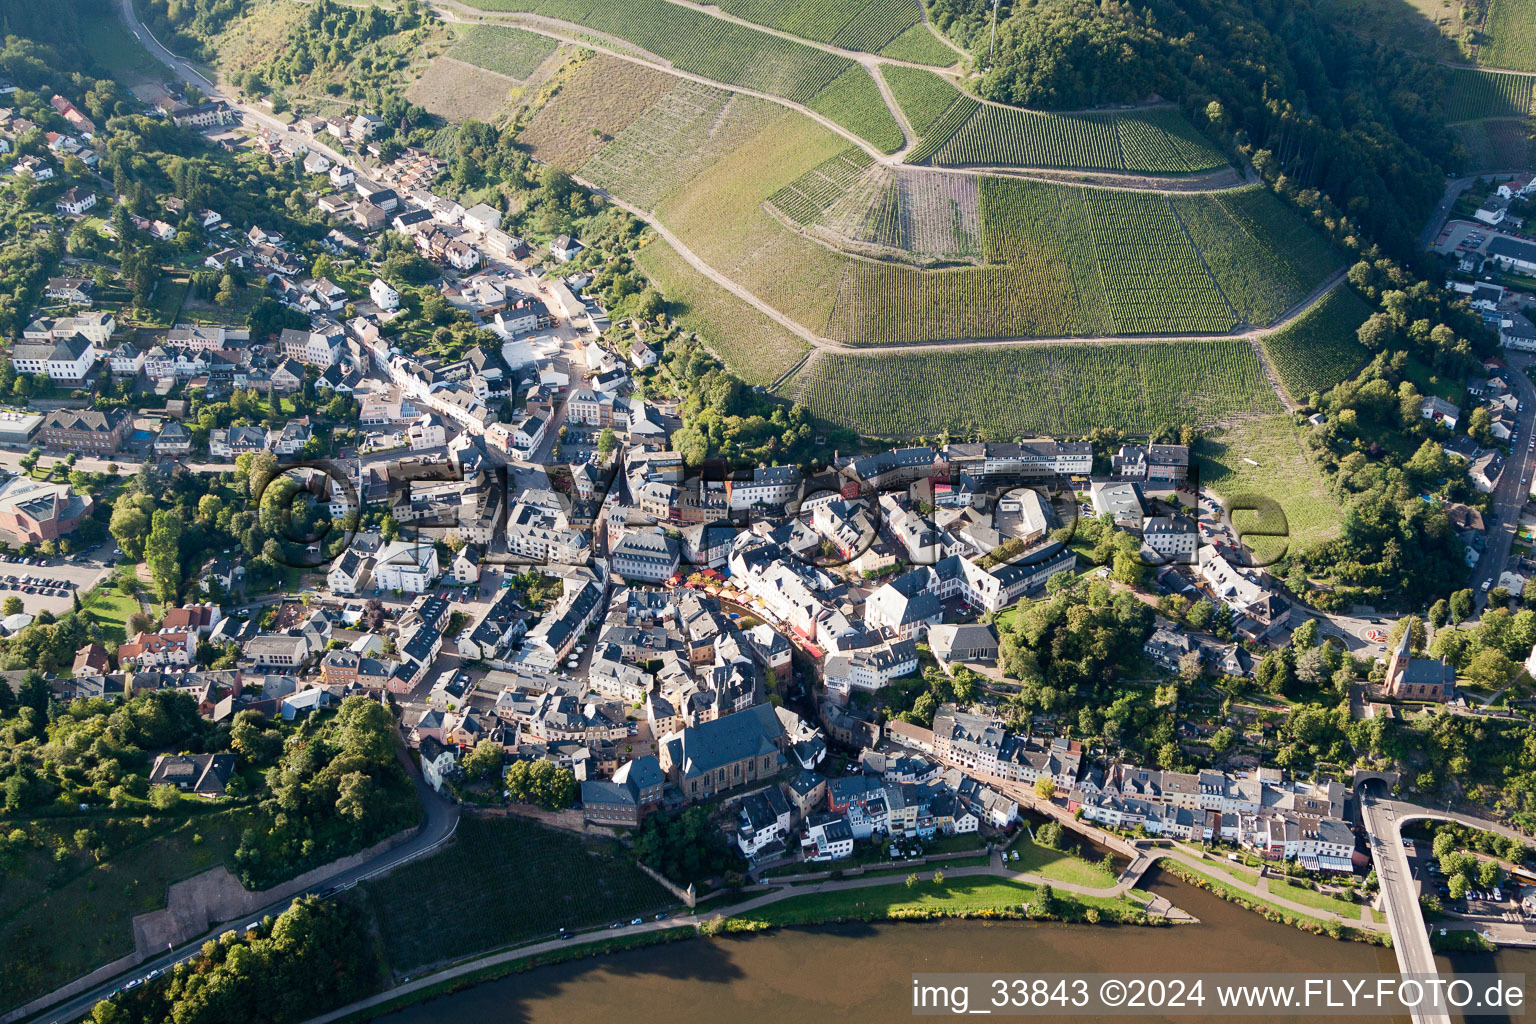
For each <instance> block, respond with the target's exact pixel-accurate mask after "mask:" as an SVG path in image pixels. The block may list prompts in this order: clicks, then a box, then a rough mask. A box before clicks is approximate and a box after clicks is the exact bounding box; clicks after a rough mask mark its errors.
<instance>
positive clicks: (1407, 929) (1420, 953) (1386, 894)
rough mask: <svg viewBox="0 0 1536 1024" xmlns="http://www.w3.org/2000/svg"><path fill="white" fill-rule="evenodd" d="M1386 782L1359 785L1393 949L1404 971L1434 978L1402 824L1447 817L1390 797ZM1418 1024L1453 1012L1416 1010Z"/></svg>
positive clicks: (1446, 1018) (1445, 1020)
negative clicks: (1380, 794)
mask: <svg viewBox="0 0 1536 1024" xmlns="http://www.w3.org/2000/svg"><path fill="white" fill-rule="evenodd" d="M1384 792H1385V787H1384V785H1383V784H1382V782H1381V780H1369V782H1367V783H1366V784H1365V785H1362V786H1359V787H1357V788H1356V789H1355V800H1356V802H1357V803H1358V804H1359V807H1360V817H1361V820H1362V821H1363V823H1364V825H1365V831H1366V834H1367V835H1368V836H1369V838H1370V843H1371V854H1372V856H1373V859H1374V860H1375V862H1376V877H1377V878H1378V879H1380V881H1381V900H1382V906H1383V908H1384V909H1385V910H1386V914H1387V928H1388V929H1389V930H1390V931H1391V933H1392V949H1393V951H1394V952H1395V953H1396V954H1397V970H1398V973H1400V974H1412V975H1418V976H1421V977H1423V976H1432V975H1434V974H1435V973H1436V972H1437V968H1436V966H1435V953H1434V950H1433V949H1431V948H1430V945H1429V932H1428V930H1427V929H1426V928H1425V926H1424V917H1423V914H1422V913H1421V912H1420V910H1419V894H1418V888H1417V886H1415V885H1414V882H1413V875H1412V874H1411V873H1410V871H1409V867H1408V855H1407V854H1406V853H1405V852H1404V850H1403V831H1402V830H1403V823H1404V822H1406V821H1414V820H1418V819H1421V818H1438V817H1445V816H1444V815H1439V814H1436V813H1435V812H1433V811H1427V810H1425V809H1424V808H1420V807H1416V806H1414V805H1412V804H1401V803H1398V802H1397V801H1394V800H1392V799H1390V798H1388V797H1385V796H1377V795H1376V794H1378V793H1384ZM1412 1016H1413V1022H1414V1024H1450V1021H1451V1015H1450V1014H1449V1013H1446V1012H1444V1011H1437V1010H1415V1011H1414V1012H1413V1015H1412Z"/></svg>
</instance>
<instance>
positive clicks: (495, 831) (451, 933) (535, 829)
mask: <svg viewBox="0 0 1536 1024" xmlns="http://www.w3.org/2000/svg"><path fill="white" fill-rule="evenodd" d="M360 890H361V892H362V894H363V899H364V902H365V904H366V906H367V909H368V911H369V912H370V913H371V915H372V917H373V919H374V922H375V924H376V926H377V930H378V934H379V935H381V936H382V937H383V944H384V952H385V954H386V956H387V957H388V960H389V965H390V967H391V968H393V969H394V970H396V971H402V970H408V969H411V968H414V967H417V966H419V965H421V964H425V963H434V962H437V961H440V960H446V959H452V958H454V957H459V956H464V955H466V954H469V953H475V952H479V951H481V950H487V949H494V948H497V947H500V946H506V945H510V944H513V943H517V942H522V941H525V940H528V939H532V938H535V937H538V936H548V935H551V934H553V933H554V932H555V930H556V929H557V928H560V927H562V926H564V927H566V928H570V929H572V930H577V929H581V928H589V927H591V926H593V925H600V924H604V923H607V922H611V921H619V920H624V921H628V920H629V919H630V918H632V917H635V916H637V915H641V914H649V913H652V912H654V911H657V910H660V909H662V908H664V907H668V906H671V905H672V904H674V903H675V902H676V900H675V899H674V898H673V897H672V896H671V894H669V893H668V892H667V891H666V890H665V889H663V888H662V887H661V886H659V885H657V884H656V883H655V882H653V881H652V880H651V879H650V878H648V877H647V876H646V875H645V874H644V873H642V872H641V871H640V869H639V868H638V867H636V866H635V864H634V862H633V861H632V860H631V859H630V857H629V855H628V854H627V853H626V852H625V851H624V849H623V848H622V847H621V846H620V845H619V844H618V843H617V842H613V841H610V840H599V839H591V838H584V837H581V836H577V835H575V834H573V833H569V832H563V831H558V830H556V829H551V828H545V827H544V826H542V825H537V824H534V823H532V822H528V821H524V820H522V819H519V818H477V817H472V816H468V815H466V816H465V817H463V818H462V819H460V821H459V826H458V831H457V832H456V833H455V835H454V840H453V842H452V844H451V845H449V846H448V848H447V849H445V850H443V851H442V852H441V853H437V854H434V855H433V856H431V857H427V858H425V859H423V860H418V861H416V862H415V863H412V864H408V865H406V866H405V867H403V868H401V869H400V870H398V871H395V872H394V873H392V874H389V875H386V876H385V877H383V878H381V879H378V880H377V881H373V882H368V883H366V884H365V885H364V886H362V887H360ZM447 908H454V909H452V910H448V909H447Z"/></svg>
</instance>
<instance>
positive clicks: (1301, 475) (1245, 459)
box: [1194, 415, 1344, 563]
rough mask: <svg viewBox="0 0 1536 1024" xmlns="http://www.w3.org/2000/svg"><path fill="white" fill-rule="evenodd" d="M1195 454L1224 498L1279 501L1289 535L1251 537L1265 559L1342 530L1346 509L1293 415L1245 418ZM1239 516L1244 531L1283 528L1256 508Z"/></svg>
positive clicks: (1203, 476) (1203, 477)
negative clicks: (1330, 487) (1263, 518)
mask: <svg viewBox="0 0 1536 1024" xmlns="http://www.w3.org/2000/svg"><path fill="white" fill-rule="evenodd" d="M1194 454H1195V458H1196V460H1197V462H1198V464H1199V467H1200V482H1201V484H1202V485H1204V486H1206V487H1209V488H1210V489H1211V490H1212V491H1214V492H1215V493H1216V494H1217V495H1218V496H1220V497H1221V498H1222V499H1223V501H1227V502H1234V501H1235V502H1236V503H1237V504H1239V505H1241V502H1240V501H1237V499H1240V498H1241V497H1242V496H1244V495H1258V496H1260V497H1264V498H1268V499H1270V500H1271V501H1273V502H1275V503H1276V504H1277V505H1279V506H1280V509H1281V511H1283V512H1284V513H1285V520H1286V524H1285V529H1286V531H1287V532H1288V536H1278V537H1269V538H1261V537H1258V536H1248V537H1247V538H1246V539H1245V542H1246V543H1247V544H1248V546H1249V547H1250V548H1252V549H1253V552H1254V555H1255V557H1256V558H1257V559H1258V560H1259V561H1262V562H1265V563H1271V562H1273V561H1274V560H1276V559H1278V558H1279V557H1280V556H1281V555H1282V554H1284V553H1285V551H1286V550H1288V549H1289V550H1292V551H1305V550H1308V549H1310V548H1312V547H1315V546H1316V545H1318V544H1321V543H1322V542H1323V541H1326V540H1332V539H1333V538H1334V537H1337V536H1338V535H1339V528H1340V524H1341V522H1342V520H1343V515H1344V514H1343V511H1342V510H1341V509H1340V508H1339V506H1338V503H1337V502H1336V501H1334V499H1333V496H1332V494H1330V493H1329V491H1328V487H1327V484H1326V483H1325V482H1324V481H1323V476H1322V473H1320V472H1319V471H1318V469H1317V466H1316V465H1315V464H1314V463H1313V461H1312V459H1311V458H1309V457H1308V455H1307V451H1306V447H1305V445H1304V442H1303V441H1302V438H1301V432H1300V429H1299V428H1298V427H1296V425H1295V424H1294V423H1292V422H1291V418H1290V417H1289V416H1285V415H1275V416H1260V417H1255V418H1252V419H1246V420H1243V421H1241V422H1239V423H1237V424H1236V425H1234V426H1232V427H1231V428H1230V429H1227V430H1223V431H1220V432H1218V433H1216V434H1213V435H1210V436H1208V437H1206V438H1203V439H1202V440H1201V441H1200V443H1199V444H1198V445H1197V446H1196V449H1195V452H1194ZM1249 460H1251V461H1249ZM1235 521H1236V524H1237V527H1238V530H1239V531H1240V532H1241V531H1244V530H1265V531H1274V532H1279V531H1280V530H1281V524H1279V523H1278V522H1275V521H1264V522H1260V519H1259V516H1258V514H1257V513H1254V512H1238V513H1237V514H1236V516H1235Z"/></svg>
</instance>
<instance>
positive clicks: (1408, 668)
mask: <svg viewBox="0 0 1536 1024" xmlns="http://www.w3.org/2000/svg"><path fill="white" fill-rule="evenodd" d="M1412 637H1413V630H1412V629H1405V630H1403V638H1402V639H1401V640H1399V641H1398V642H1397V649H1396V650H1394V651H1393V652H1392V658H1391V660H1390V661H1388V662H1387V678H1386V681H1385V686H1386V690H1387V694H1388V695H1389V696H1392V697H1396V698H1398V699H1399V700H1438V701H1448V700H1451V699H1452V698H1453V697H1455V695H1456V670H1455V669H1454V668H1452V667H1451V666H1449V665H1447V664H1446V663H1445V662H1443V661H1436V660H1435V659H1433V658H1415V657H1413V656H1412V655H1411V654H1410V653H1409V650H1408V648H1409V646H1410V645H1411V644H1412Z"/></svg>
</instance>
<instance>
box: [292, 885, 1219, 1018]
mask: <svg viewBox="0 0 1536 1024" xmlns="http://www.w3.org/2000/svg"><path fill="white" fill-rule="evenodd" d="M969 881H970V880H969V879H964V880H962V879H956V880H955V884H954V886H953V887H951V886H949V885H946V886H944V889H943V895H944V897H946V898H956V895H957V893H958V891H959V887H960V885H961V883H962V882H969ZM991 884H992V886H994V887H1002V888H1006V890H1007V891H1009V892H1010V893H1012V894H1019V895H1022V894H1025V893H1028V894H1030V895H1033V896H1036V897H1038V896H1039V895H1040V892H1039V889H1038V888H1036V887H1033V886H1027V885H1024V884H1022V883H1013V882H1007V881H1006V880H1002V879H995V880H992V882H991ZM931 885H933V883H932V882H931V881H930V882H928V883H924V884H923V888H924V889H925V890H926V889H927V888H928V887H929V886H931ZM916 888H917V887H915V886H907V885H906V884H905V883H902V882H894V881H893V882H892V883H891V884H890V885H889V886H879V887H875V888H872V889H867V890H862V892H863V893H864V894H869V895H877V894H878V893H879V892H880V891H881V890H883V889H892V890H908V891H909V892H911V891H913V890H914V889H916ZM785 892H786V895H785V896H784V898H783V900H782V901H779V902H774V903H770V904H768V905H767V906H766V907H764V908H762V909H763V910H769V911H773V910H779V911H783V910H786V909H787V910H788V911H790V913H788V914H784V913H779V914H777V915H776V919H774V920H763V919H762V918H760V917H752V916H749V915H751V914H753V913H755V911H746V910H741V909H739V908H740V906H741V905H738V908H724V909H723V910H722V911H721V912H719V913H718V914H711V915H710V916H708V917H707V918H705V919H704V920H700V921H688V920H685V919H681V920H675V921H668V922H666V926H665V927H657V928H652V929H651V930H647V931H642V932H637V933H632V934H629V935H623V936H617V937H613V938H606V937H603V936H602V934H601V933H589V935H590V937H588V936H576V937H575V938H572V939H569V940H562V941H563V942H568V943H569V945H561V946H559V947H557V948H554V949H547V948H543V949H541V948H538V947H540V946H547V945H548V944H547V943H538V944H534V945H533V946H525V947H515V948H513V949H507V950H499V951H496V950H492V951H487V952H486V953H483V954H480V955H478V956H475V957H473V958H471V959H469V960H466V961H462V962H461V963H459V964H451V965H443V966H442V967H440V968H438V969H437V970H435V971H433V972H432V973H430V974H428V975H426V976H425V977H421V978H418V979H416V980H415V981H414V982H411V981H409V979H408V981H407V982H406V983H405V984H409V985H411V986H413V987H412V988H411V990H410V991H397V990H398V989H401V988H402V987H404V985H397V986H393V987H392V988H389V989H385V990H384V991H383V992H379V993H377V994H375V995H374V996H372V997H370V998H368V999H365V1000H362V1001H360V1002H359V1003H355V1004H352V1005H351V1006H347V1007H340V1008H338V1009H337V1010H334V1011H331V1012H330V1013H327V1014H324V1015H322V1016H319V1017H315V1018H313V1019H312V1020H311V1021H309V1022H307V1024H359V1022H363V1021H369V1020H374V1019H377V1018H379V1017H382V1016H385V1015H388V1014H391V1013H396V1012H399V1011H401V1010H404V1009H406V1008H408V1007H411V1006H414V1005H417V1004H419V1003H422V1002H427V1001H430V1000H433V999H437V998H439V997H442V996H447V995H452V994H454V993H457V992H461V991H464V990H466V989H469V988H474V987H477V986H479V985H482V984H485V983H487V982H492V981H496V980H499V979H502V978H505V977H508V976H510V975H513V974H521V973H525V972H527V971H530V970H535V969H538V968H542V967H552V966H556V965H559V964H566V963H570V962H572V961H576V960H583V959H592V958H601V957H606V956H609V955H610V954H613V953H617V952H627V951H632V950H638V949H644V948H646V947H650V946H656V945H662V944H668V943H676V942H685V941H689V940H692V939H695V938H708V939H715V938H719V937H724V936H744V935H755V934H764V933H771V932H777V931H781V930H785V929H801V928H825V927H832V926H840V925H848V924H853V923H860V924H919V925H920V924H933V923H937V922H942V921H974V922H994V923H1004V922H1006V923H1014V924H1048V925H1058V926H1060V925H1075V926H1079V927H1082V928H1088V927H1097V928H1111V927H1129V928H1163V927H1168V926H1171V925H1173V924H1175V923H1198V922H1196V921H1194V919H1191V920H1190V921H1187V922H1174V921H1169V920H1165V919H1164V918H1160V917H1154V916H1151V915H1148V914H1147V912H1146V910H1145V908H1144V907H1143V906H1140V905H1138V904H1136V903H1135V901H1133V900H1130V899H1128V898H1124V897H1121V898H1118V899H1115V900H1109V899H1104V898H1100V899H1094V898H1090V897H1081V896H1076V895H1073V894H1056V895H1055V896H1054V897H1053V901H1054V909H1053V910H1052V911H1051V912H1049V913H1046V912H1045V911H1043V910H1030V911H1026V910H1025V909H1024V908H1023V906H1022V905H1014V904H1011V903H1001V902H994V903H993V905H991V906H977V905H971V906H956V907H949V908H946V907H943V906H933V907H922V908H905V907H891V908H887V909H885V910H881V909H878V908H874V907H871V908H870V909H868V910H861V911H859V912H858V913H850V912H846V911H838V910H835V909H833V907H832V906H828V905H826V904H825V902H824V901H823V905H822V909H820V910H817V909H814V908H815V906H816V897H818V896H823V897H824V896H835V895H837V893H835V892H834V893H814V892H795V891H793V890H792V889H788V890H785ZM929 894H931V895H934V896H937V895H938V893H936V892H935V893H929ZM802 901H810V903H811V906H812V909H811V910H810V911H809V912H804V911H803V910H802V912H798V913H796V912H794V911H795V910H796V909H797V908H794V907H788V908H785V907H784V904H793V903H797V902H802ZM746 902H750V901H746ZM1100 904H1103V905H1100ZM1117 904H1118V905H1117ZM833 906H835V904H834V905H833ZM732 910H736V911H737V912H736V913H730V911H732ZM583 940H585V941H583ZM519 948H526V949H527V950H528V952H526V953H524V954H523V955H521V956H520V955H518V949H519ZM483 961H486V962H485V963H484V964H483V966H479V967H475V966H474V965H476V964H480V963H482V962H483ZM466 968H468V969H467V970H466ZM448 972H459V973H456V974H454V975H453V976H451V977H444V978H442V979H441V980H439V981H436V982H433V981H432V979H433V978H435V977H438V976H439V975H443V974H445V973H448ZM414 986H419V987H414ZM392 992H394V993H396V994H394V995H393V996H391V993H392Z"/></svg>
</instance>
